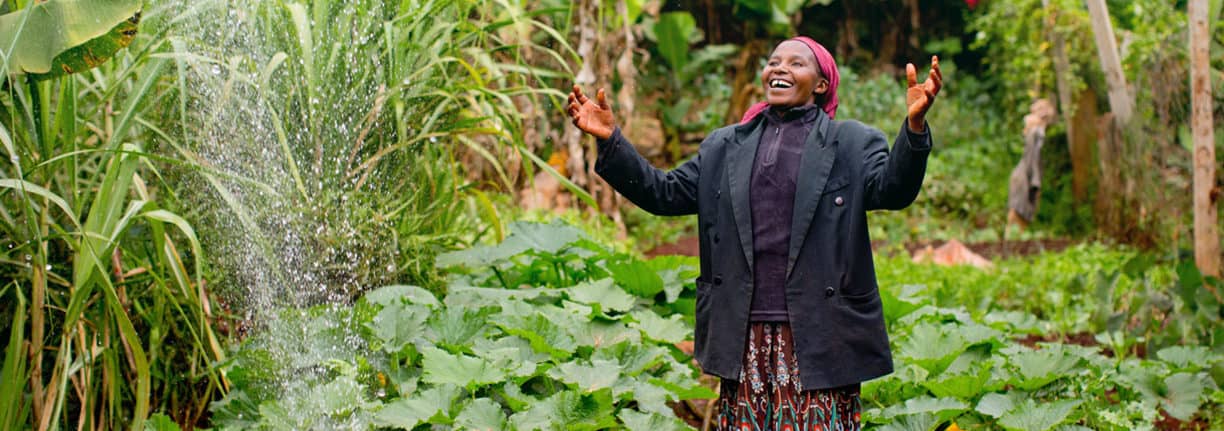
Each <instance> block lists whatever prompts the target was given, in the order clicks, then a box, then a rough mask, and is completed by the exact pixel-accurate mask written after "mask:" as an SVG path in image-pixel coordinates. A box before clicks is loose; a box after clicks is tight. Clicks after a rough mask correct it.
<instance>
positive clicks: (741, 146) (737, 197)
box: [726, 115, 765, 274]
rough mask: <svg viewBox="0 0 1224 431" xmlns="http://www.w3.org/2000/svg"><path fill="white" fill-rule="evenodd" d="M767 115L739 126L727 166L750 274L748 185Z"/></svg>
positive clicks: (729, 184) (750, 217)
mask: <svg viewBox="0 0 1224 431" xmlns="http://www.w3.org/2000/svg"><path fill="white" fill-rule="evenodd" d="M762 117H764V115H758V116H757V118H756V119H754V120H753V121H751V122H749V123H748V124H743V125H740V126H736V128H735V139H734V141H733V142H732V143H731V148H730V151H729V154H728V156H729V157H730V159H729V160H728V166H727V177H726V178H727V186H728V189H729V190H730V192H731V213H732V214H734V215H735V230H736V231H737V233H739V240H740V247H743V250H744V257H745V258H747V259H748V273H749V274H751V273H752V271H753V269H752V267H753V256H752V206H751V202H750V200H749V199H750V197H749V195H748V193H749V185H750V184H751V182H752V162H753V160H754V159H756V150H757V145H759V144H760V142H761V133H762V129H763V128H764V127H763V126H762V125H763V124H765V121H763V120H762Z"/></svg>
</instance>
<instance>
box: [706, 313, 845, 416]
mask: <svg viewBox="0 0 1224 431" xmlns="http://www.w3.org/2000/svg"><path fill="white" fill-rule="evenodd" d="M792 344H793V341H792V338H791V329H790V324H788V323H779V322H753V323H751V324H750V327H749V330H748V345H747V348H746V349H745V350H744V367H743V370H742V371H740V378H739V381H735V380H729V379H723V380H722V387H721V391H720V393H719V397H718V406H719V414H718V429H719V430H741V431H749V430H752V431H757V430H770V431H804V430H821V431H858V430H859V428H860V423H859V409H860V405H859V385H851V386H844V387H840V388H833V389H819V390H810V391H805V390H803V388H802V387H801V385H800V383H799V363H798V361H797V360H796V359H795V355H794V352H793V350H792V346H791V345H792Z"/></svg>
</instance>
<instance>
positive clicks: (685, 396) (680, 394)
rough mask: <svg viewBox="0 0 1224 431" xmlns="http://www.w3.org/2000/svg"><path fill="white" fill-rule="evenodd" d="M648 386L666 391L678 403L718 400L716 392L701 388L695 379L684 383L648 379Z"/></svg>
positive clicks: (673, 380) (672, 380)
mask: <svg viewBox="0 0 1224 431" xmlns="http://www.w3.org/2000/svg"><path fill="white" fill-rule="evenodd" d="M650 384H652V385H655V386H658V387H660V388H663V389H666V390H668V391H669V392H671V393H672V394H673V395H675V396H676V399H677V400H679V401H684V400H704V399H711V398H718V393H717V392H714V391H713V390H711V389H710V388H707V387H705V386H701V384H700V383H698V382H697V380H696V379H692V380H691V381H689V382H686V383H681V382H677V381H675V379H671V380H668V379H650Z"/></svg>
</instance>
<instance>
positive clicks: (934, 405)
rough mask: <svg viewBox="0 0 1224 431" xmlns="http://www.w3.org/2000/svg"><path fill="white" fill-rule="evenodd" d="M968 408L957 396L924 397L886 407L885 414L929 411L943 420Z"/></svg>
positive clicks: (912, 413)
mask: <svg viewBox="0 0 1224 431" xmlns="http://www.w3.org/2000/svg"><path fill="white" fill-rule="evenodd" d="M968 409H969V406H968V405H967V404H965V403H964V402H962V401H960V400H957V399H955V398H931V397H922V398H914V399H909V400H906V401H905V404H902V405H899V406H892V407H888V408H886V409H884V412H883V416H884V417H885V418H893V417H897V416H909V415H915V414H920V413H929V414H932V415H935V416H936V417H938V418H939V419H941V420H947V419H951V418H953V417H955V416H956V415H958V414H960V413H961V412H964V411H965V410H968Z"/></svg>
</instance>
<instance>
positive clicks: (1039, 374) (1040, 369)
mask: <svg viewBox="0 0 1224 431" xmlns="http://www.w3.org/2000/svg"><path fill="white" fill-rule="evenodd" d="M1008 361H1009V362H1010V363H1011V364H1012V366H1014V367H1015V374H1014V375H1013V376H1012V379H1011V380H1010V383H1011V384H1013V385H1015V386H1016V387H1017V388H1020V389H1023V390H1026V391H1031V390H1034V389H1037V388H1040V387H1042V386H1045V385H1048V384H1050V383H1051V382H1053V381H1055V380H1058V379H1060V378H1063V377H1067V376H1069V375H1070V374H1071V370H1073V369H1075V368H1076V367H1077V366H1079V364H1080V362H1081V361H1082V359H1081V358H1078V357H1075V356H1072V355H1070V354H1067V352H1065V351H1063V350H1062V349H1059V348H1055V347H1053V346H1050V347H1048V348H1045V349H1041V350H1030V349H1018V350H1017V351H1015V353H1013V354H1011V356H1010V357H1008Z"/></svg>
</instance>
